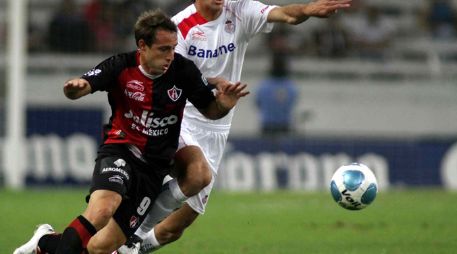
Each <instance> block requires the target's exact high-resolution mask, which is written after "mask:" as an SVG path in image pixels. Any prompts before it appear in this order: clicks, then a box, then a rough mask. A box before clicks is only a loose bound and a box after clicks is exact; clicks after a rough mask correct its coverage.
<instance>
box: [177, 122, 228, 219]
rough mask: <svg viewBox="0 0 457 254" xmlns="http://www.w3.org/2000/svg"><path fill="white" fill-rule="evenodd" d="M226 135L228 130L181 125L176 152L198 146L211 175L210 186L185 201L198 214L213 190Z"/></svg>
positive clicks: (201, 211) (187, 124) (188, 124)
mask: <svg viewBox="0 0 457 254" xmlns="http://www.w3.org/2000/svg"><path fill="white" fill-rule="evenodd" d="M228 135H229V130H228V129H224V130H216V131H215V130H214V129H211V130H210V129H208V128H206V129H205V128H204V126H196V125H195V124H192V123H189V122H187V121H183V122H182V124H181V134H180V136H179V145H178V151H179V150H180V149H181V148H183V147H186V146H198V147H199V148H200V149H201V150H202V152H203V154H204V155H205V158H206V160H207V161H208V164H209V166H210V167H211V170H212V173H213V174H212V178H211V182H210V184H208V186H206V187H205V188H204V189H203V190H201V191H200V192H199V193H198V194H197V195H195V196H192V197H190V198H188V199H187V200H186V203H187V204H188V205H189V206H190V207H191V208H192V209H194V210H195V211H196V212H198V213H199V214H203V213H205V207H206V204H207V203H208V198H209V195H210V193H211V190H212V189H213V185H214V181H215V179H216V176H217V171H218V169H219V165H220V163H221V160H222V155H223V153H224V148H225V144H226V143H227V138H228Z"/></svg>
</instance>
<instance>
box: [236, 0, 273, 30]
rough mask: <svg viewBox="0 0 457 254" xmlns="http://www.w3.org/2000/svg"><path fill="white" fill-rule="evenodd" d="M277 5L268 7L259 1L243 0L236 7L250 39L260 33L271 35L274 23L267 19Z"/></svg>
mask: <svg viewBox="0 0 457 254" xmlns="http://www.w3.org/2000/svg"><path fill="white" fill-rule="evenodd" d="M275 7H277V6H275V5H266V4H264V3H261V2H259V1H252V0H241V1H239V2H238V5H237V7H236V13H237V14H239V16H240V18H241V22H242V26H243V29H244V31H245V33H246V35H247V36H248V37H253V36H254V35H256V34H258V33H269V32H271V30H272V29H273V26H274V23H268V22H267V18H268V14H269V13H270V11H271V10H273V9H274V8H275Z"/></svg>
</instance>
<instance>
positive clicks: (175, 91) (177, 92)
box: [167, 86, 182, 101]
mask: <svg viewBox="0 0 457 254" xmlns="http://www.w3.org/2000/svg"><path fill="white" fill-rule="evenodd" d="M167 94H168V97H170V99H171V100H172V101H177V100H178V99H179V97H181V94H182V89H179V88H177V87H176V86H173V88H171V89H168V90H167Z"/></svg>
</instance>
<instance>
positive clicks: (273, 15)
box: [267, 0, 352, 25]
mask: <svg viewBox="0 0 457 254" xmlns="http://www.w3.org/2000/svg"><path fill="white" fill-rule="evenodd" d="M351 2H352V0H316V1H313V2H309V3H307V4H290V5H285V6H281V7H276V8H274V9H273V10H271V11H270V13H269V14H268V18H267V20H268V22H277V23H287V24H293V25H297V24H300V23H302V22H304V21H305V20H307V19H308V18H309V17H319V18H326V17H328V16H330V15H331V14H333V13H335V12H336V11H337V10H339V9H347V8H349V7H351Z"/></svg>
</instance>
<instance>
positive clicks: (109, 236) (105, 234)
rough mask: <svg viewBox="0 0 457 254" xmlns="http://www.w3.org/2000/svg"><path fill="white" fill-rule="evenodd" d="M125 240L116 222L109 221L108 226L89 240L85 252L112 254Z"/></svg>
mask: <svg viewBox="0 0 457 254" xmlns="http://www.w3.org/2000/svg"><path fill="white" fill-rule="evenodd" d="M126 240H127V238H126V237H125V235H124V233H123V232H122V229H121V228H120V227H119V225H118V224H117V223H116V221H115V220H114V219H110V221H109V222H108V224H107V225H106V226H105V227H104V228H102V229H101V230H100V231H98V232H97V234H95V235H94V236H93V237H92V238H91V239H90V241H89V243H88V244H87V250H88V251H89V253H90V254H106V253H112V252H113V251H115V250H117V248H119V247H120V246H122V244H124V243H125V241H126Z"/></svg>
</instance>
